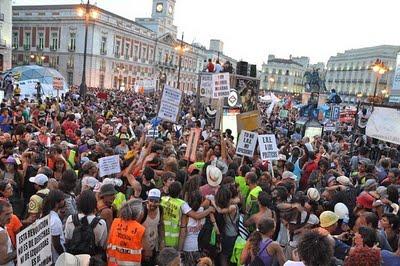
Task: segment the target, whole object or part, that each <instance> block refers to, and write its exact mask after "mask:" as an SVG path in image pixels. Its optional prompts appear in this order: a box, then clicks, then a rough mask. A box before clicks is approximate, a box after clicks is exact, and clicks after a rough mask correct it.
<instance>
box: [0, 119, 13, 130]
mask: <svg viewBox="0 0 400 266" xmlns="http://www.w3.org/2000/svg"><path fill="white" fill-rule="evenodd" d="M6 119H7V117H5V116H4V115H0V129H1V131H2V132H4V133H8V132H10V130H11V126H10V124H9V123H8V124H4V125H3V121H4V120H6Z"/></svg>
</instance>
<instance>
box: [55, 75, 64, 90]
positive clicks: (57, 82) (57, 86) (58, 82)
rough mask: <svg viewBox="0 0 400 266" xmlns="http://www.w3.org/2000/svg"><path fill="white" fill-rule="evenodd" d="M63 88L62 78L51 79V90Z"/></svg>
mask: <svg viewBox="0 0 400 266" xmlns="http://www.w3.org/2000/svg"><path fill="white" fill-rule="evenodd" d="M63 88H64V82H63V78H59V77H53V89H55V90H62V89H63Z"/></svg>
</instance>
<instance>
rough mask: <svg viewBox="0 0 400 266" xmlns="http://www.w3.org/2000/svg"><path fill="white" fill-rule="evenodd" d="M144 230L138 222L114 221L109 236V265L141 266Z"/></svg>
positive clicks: (117, 219)
mask: <svg viewBox="0 0 400 266" xmlns="http://www.w3.org/2000/svg"><path fill="white" fill-rule="evenodd" d="M144 230H145V228H144V226H143V225H141V224H140V223H138V222H137V221H125V220H122V219H121V218H116V219H114V221H113V223H112V225H111V229H110V233H109V236H108V245H107V256H108V265H109V266H113V265H121V266H124V265H140V262H141V261H142V248H143V245H142V239H143V235H144Z"/></svg>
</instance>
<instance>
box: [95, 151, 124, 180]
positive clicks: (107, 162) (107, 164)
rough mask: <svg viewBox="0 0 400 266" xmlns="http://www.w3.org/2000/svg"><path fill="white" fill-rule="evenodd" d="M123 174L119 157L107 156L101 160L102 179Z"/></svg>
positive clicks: (100, 171) (100, 172)
mask: <svg viewBox="0 0 400 266" xmlns="http://www.w3.org/2000/svg"><path fill="white" fill-rule="evenodd" d="M120 172H121V165H120V163H119V156H118V155H113V156H107V157H103V158H100V159H99V175H100V177H103V176H106V175H112V174H118V173H120Z"/></svg>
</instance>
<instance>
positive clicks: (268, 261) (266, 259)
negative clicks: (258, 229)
mask: <svg viewBox="0 0 400 266" xmlns="http://www.w3.org/2000/svg"><path fill="white" fill-rule="evenodd" d="M271 243H272V239H270V238H267V239H265V240H264V239H263V240H261V241H260V243H259V244H258V248H259V249H258V250H259V251H258V257H260V259H261V260H262V261H263V263H264V265H265V266H270V265H272V260H273V257H272V256H271V255H269V254H268V250H267V248H268V246H269V245H270V244H271ZM260 252H261V253H260Z"/></svg>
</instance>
